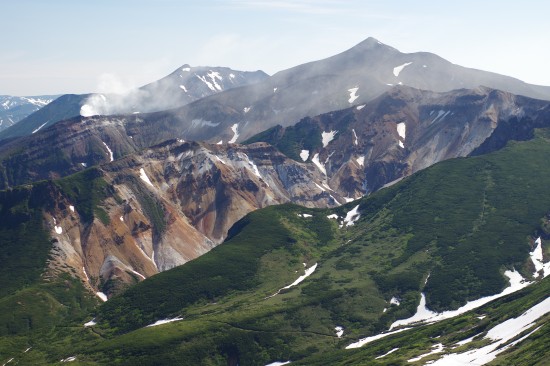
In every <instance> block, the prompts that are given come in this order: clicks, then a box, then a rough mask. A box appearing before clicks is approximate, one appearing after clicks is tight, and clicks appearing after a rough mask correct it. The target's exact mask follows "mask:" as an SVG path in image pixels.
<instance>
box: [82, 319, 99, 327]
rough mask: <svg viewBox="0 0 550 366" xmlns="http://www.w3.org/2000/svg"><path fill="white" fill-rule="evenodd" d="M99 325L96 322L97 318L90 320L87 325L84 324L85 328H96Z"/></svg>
mask: <svg viewBox="0 0 550 366" xmlns="http://www.w3.org/2000/svg"><path fill="white" fill-rule="evenodd" d="M96 324H97V323H96V322H95V318H93V319H92V320H90V321H89V322H87V323H84V327H86V328H87V327H91V326H94V325H96Z"/></svg>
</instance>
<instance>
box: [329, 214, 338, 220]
mask: <svg viewBox="0 0 550 366" xmlns="http://www.w3.org/2000/svg"><path fill="white" fill-rule="evenodd" d="M327 218H328V219H335V220H338V215H336V214H330V215H328V216H327Z"/></svg>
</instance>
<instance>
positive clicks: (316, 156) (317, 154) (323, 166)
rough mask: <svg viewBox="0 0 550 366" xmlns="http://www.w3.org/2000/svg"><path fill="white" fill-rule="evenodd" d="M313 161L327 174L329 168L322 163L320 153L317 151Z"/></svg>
mask: <svg viewBox="0 0 550 366" xmlns="http://www.w3.org/2000/svg"><path fill="white" fill-rule="evenodd" d="M311 161H312V162H313V164H315V165H316V166H317V168H319V170H320V171H321V172H322V173H323V174H324V175H327V170H326V168H325V165H324V164H322V163H321V162H320V161H319V153H316V154H315V155H313V158H312V159H311Z"/></svg>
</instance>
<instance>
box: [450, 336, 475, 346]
mask: <svg viewBox="0 0 550 366" xmlns="http://www.w3.org/2000/svg"><path fill="white" fill-rule="evenodd" d="M478 335H479V334H476V335H473V336H471V337H470V338H466V339H463V340H461V341H460V342H456V344H457V345H458V346H464V345H465V344H468V343H470V342H471V341H473V340H474V338H475V337H477V336H478Z"/></svg>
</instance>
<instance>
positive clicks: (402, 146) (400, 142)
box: [399, 141, 405, 149]
mask: <svg viewBox="0 0 550 366" xmlns="http://www.w3.org/2000/svg"><path fill="white" fill-rule="evenodd" d="M399 147H400V148H402V149H404V148H405V145H403V142H402V141H399Z"/></svg>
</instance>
